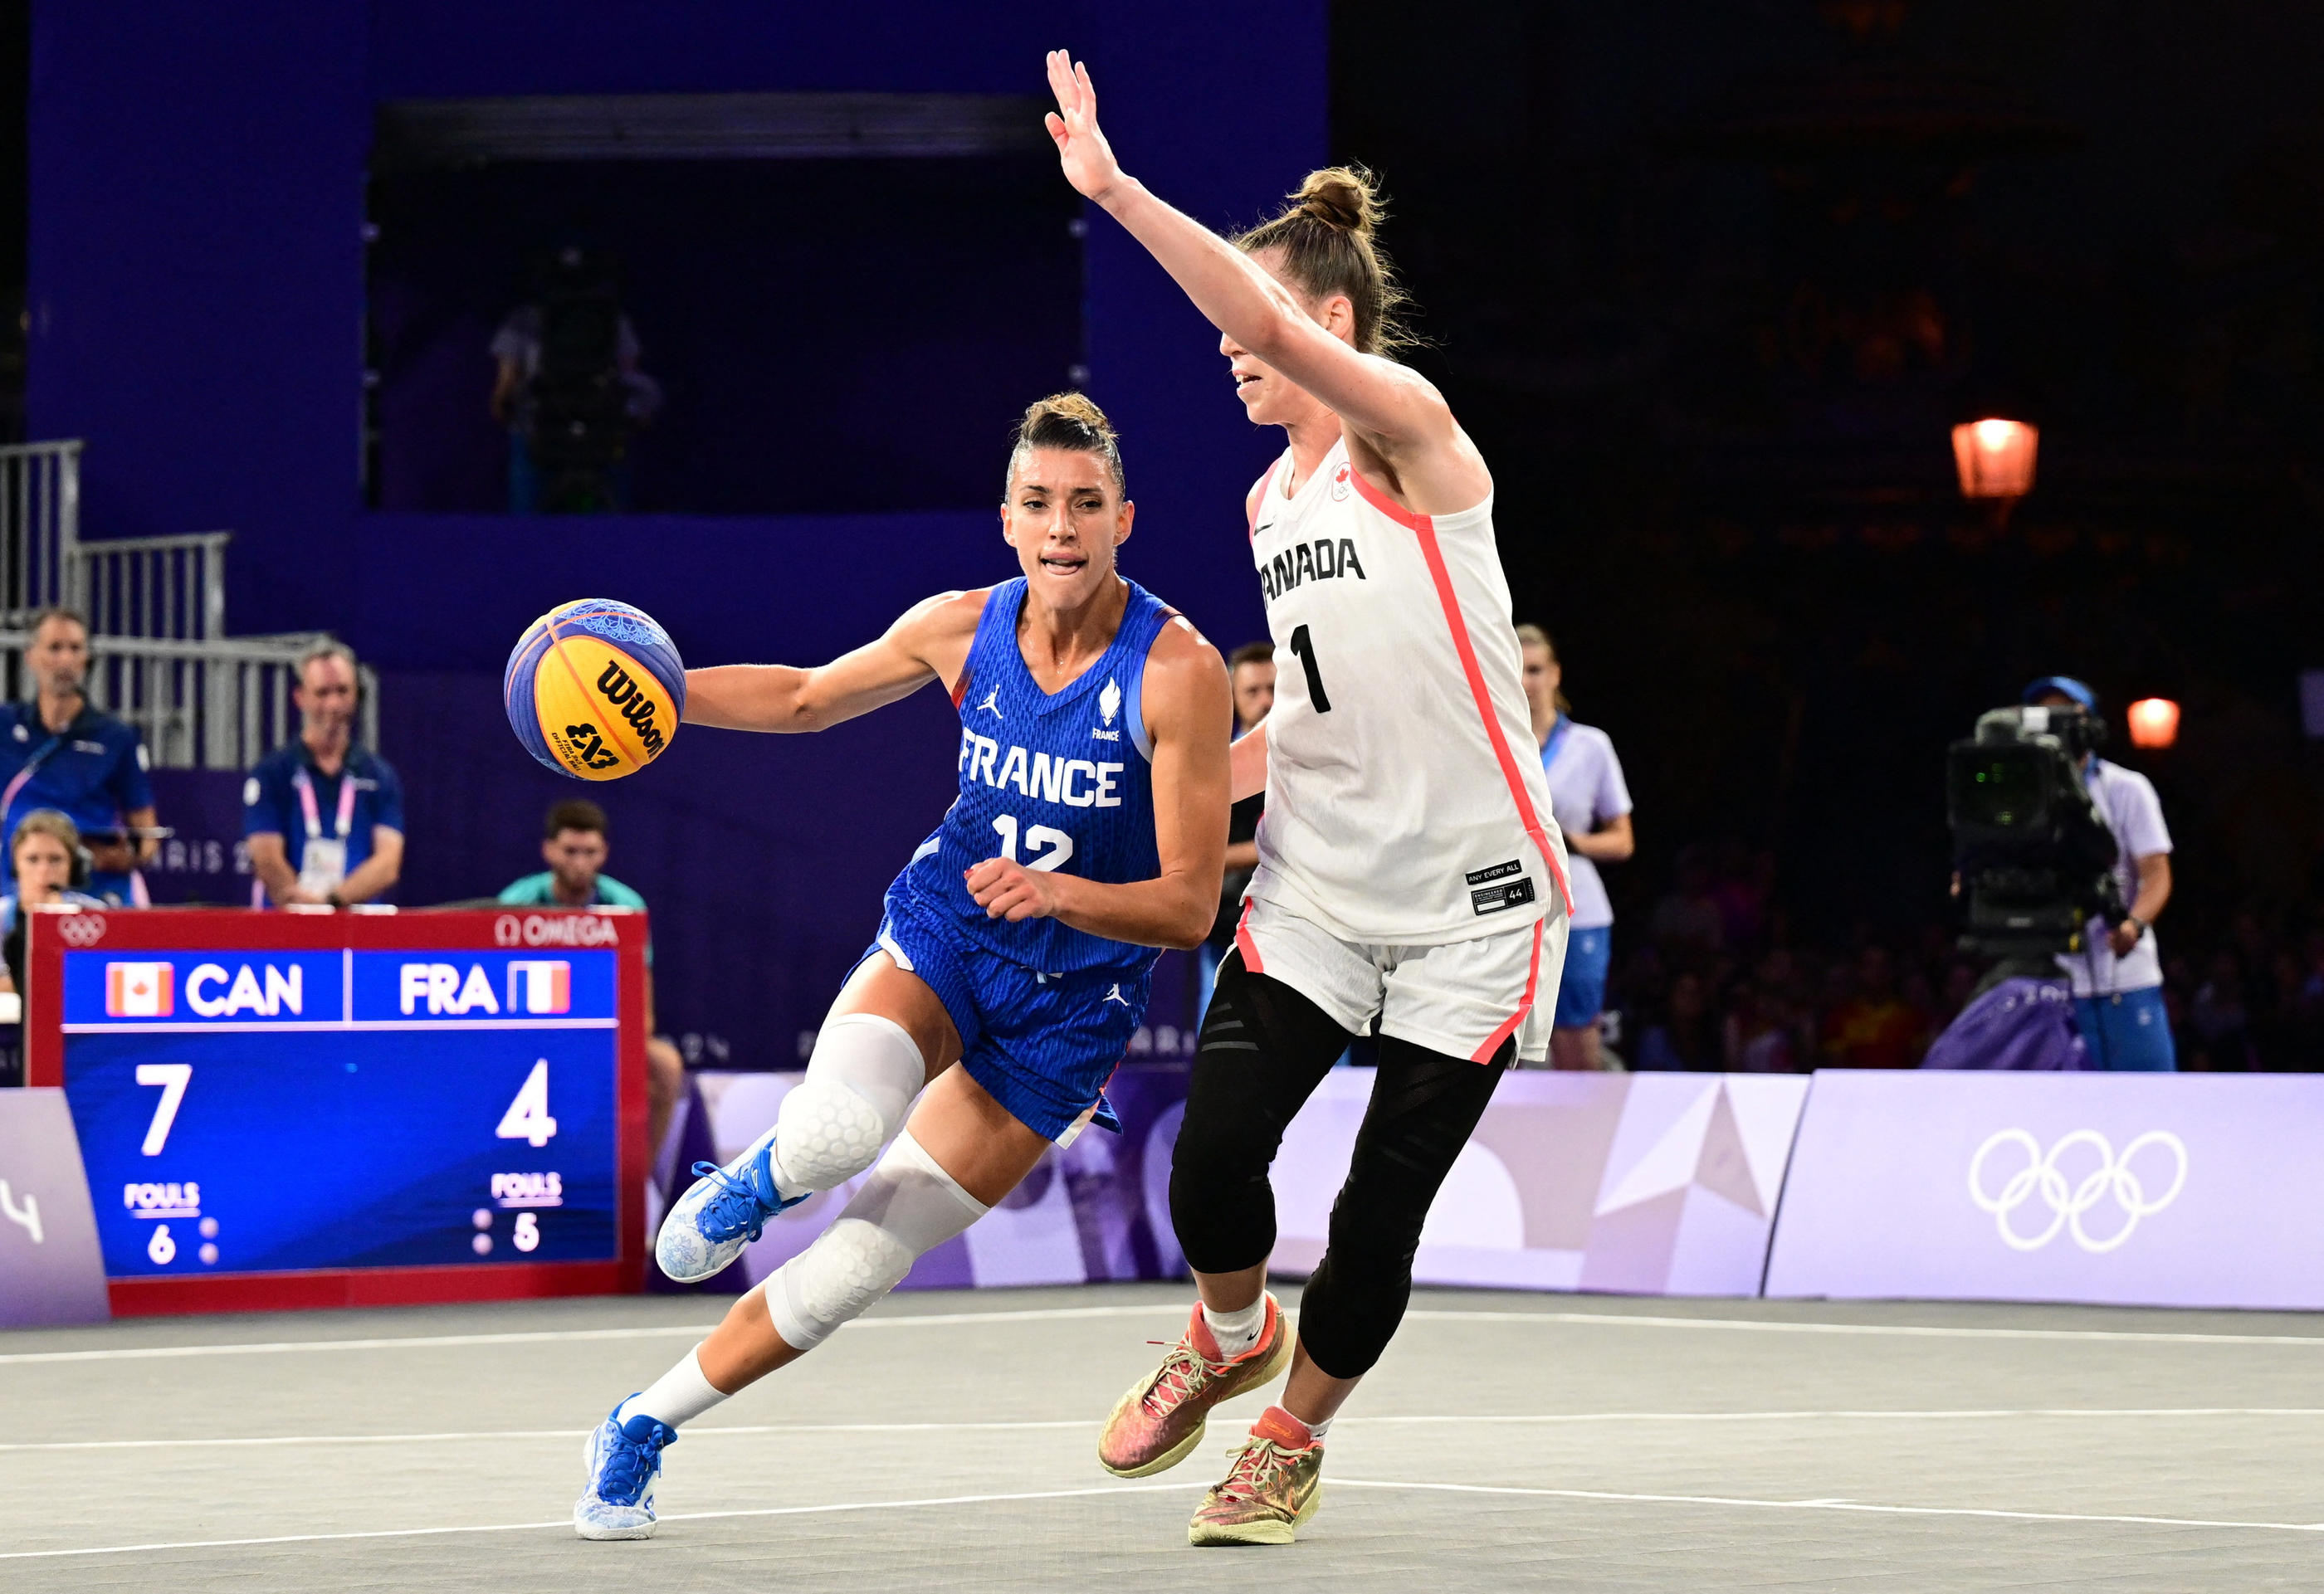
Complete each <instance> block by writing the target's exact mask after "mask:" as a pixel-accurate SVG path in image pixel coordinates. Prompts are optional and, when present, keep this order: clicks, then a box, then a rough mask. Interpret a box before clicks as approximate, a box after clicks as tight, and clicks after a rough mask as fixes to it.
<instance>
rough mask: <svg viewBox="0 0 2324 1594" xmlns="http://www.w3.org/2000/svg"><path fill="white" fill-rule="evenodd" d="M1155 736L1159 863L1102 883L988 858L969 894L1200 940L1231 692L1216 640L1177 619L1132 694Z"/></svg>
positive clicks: (1003, 915)
mask: <svg viewBox="0 0 2324 1594" xmlns="http://www.w3.org/2000/svg"><path fill="white" fill-rule="evenodd" d="M1140 696H1141V697H1142V698H1143V700H1144V701H1143V706H1144V710H1145V714H1146V729H1147V733H1148V737H1149V738H1150V740H1151V741H1152V742H1153V745H1154V845H1155V851H1156V852H1157V853H1158V854H1159V855H1160V858H1161V863H1162V871H1161V873H1159V874H1157V876H1155V878H1154V879H1152V880H1130V881H1129V882H1127V883H1124V884H1120V885H1113V884H1107V883H1105V882H1102V881H1099V880H1084V879H1082V878H1081V877H1080V876H1079V875H1074V874H1067V873H1065V872H1064V871H1061V870H1060V871H1048V870H1038V869H1028V868H1026V867H1025V866H1024V865H1023V864H1021V863H1013V862H1011V861H1009V860H1008V859H1006V858H988V859H986V860H985V861H983V862H982V863H980V864H978V865H977V866H976V867H975V868H974V869H972V870H970V871H968V894H969V895H970V896H971V897H973V898H975V899H976V904H977V906H978V907H980V908H983V909H984V911H985V912H986V913H987V914H988V915H990V916H991V917H993V918H1000V919H1007V920H1009V921H1010V923H1012V924H1013V923H1015V922H1017V921H1018V920H1019V919H1028V918H1057V919H1063V920H1064V921H1065V923H1067V924H1069V925H1071V926H1073V927H1074V929H1076V930H1086V931H1088V932H1089V933H1090V934H1091V935H1103V936H1105V937H1106V938H1107V939H1108V940H1111V941H1128V942H1130V943H1133V944H1137V945H1139V946H1176V947H1179V948H1182V949H1185V948H1191V947H1195V946H1200V945H1201V944H1203V937H1204V936H1205V935H1209V934H1210V933H1211V925H1212V923H1213V921H1214V920H1215V919H1216V918H1217V917H1218V912H1219V881H1220V879H1221V877H1222V875H1223V874H1224V873H1225V870H1226V851H1227V726H1228V725H1229V724H1231V723H1233V717H1234V710H1233V698H1232V696H1231V694H1230V693H1229V691H1228V690H1227V671H1226V666H1225V665H1223V664H1222V663H1221V662H1220V661H1219V654H1218V650H1217V649H1215V648H1213V647H1212V646H1211V645H1210V643H1208V642H1206V641H1204V640H1203V639H1202V637H1201V636H1200V635H1199V634H1198V633H1197V632H1196V631H1194V627H1193V626H1191V625H1189V624H1187V623H1186V622H1185V621H1184V620H1173V621H1172V622H1169V623H1168V624H1167V625H1165V626H1164V627H1163V628H1162V634H1161V635H1160V636H1158V637H1157V638H1156V639H1155V640H1154V649H1153V651H1152V652H1150V653H1148V655H1147V659H1146V684H1145V687H1144V689H1143V691H1142V692H1141V694H1140Z"/></svg>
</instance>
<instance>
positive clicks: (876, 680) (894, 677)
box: [686, 589, 989, 731]
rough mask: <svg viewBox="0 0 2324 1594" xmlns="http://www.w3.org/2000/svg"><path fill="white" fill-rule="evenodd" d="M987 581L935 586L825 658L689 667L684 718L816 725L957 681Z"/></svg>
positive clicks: (752, 725)
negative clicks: (810, 663) (868, 635)
mask: <svg viewBox="0 0 2324 1594" xmlns="http://www.w3.org/2000/svg"><path fill="white" fill-rule="evenodd" d="M988 590H989V589H980V590H978V591H976V592H968V593H957V592H948V593H939V594H936V596H935V597H932V598H928V599H927V600H925V601H924V602H921V603H918V604H914V605H913V606H912V607H911V608H909V609H908V610H906V611H905V612H904V613H903V616H902V617H901V618H900V619H899V620H898V621H897V622H896V623H895V624H893V625H891V626H890V627H889V628H888V631H887V634H886V635H884V636H882V637H881V639H880V640H878V641H876V642H871V643H867V644H866V645H864V646H863V647H861V648H858V649H856V650H854V651H853V652H852V653H844V654H842V655H840V656H839V657H838V658H837V659H833V660H832V661H831V662H830V663H829V664H825V665H820V666H817V667H816V668H813V669H797V668H792V667H791V666H789V665H788V664H722V665H717V666H715V667H713V668H709V669H689V670H687V672H686V723H687V724H689V725H718V726H723V727H724V728H725V729H727V730H730V731H821V730H824V729H825V728H826V727H829V726H832V725H835V724H837V723H840V722H841V721H842V720H852V719H853V718H855V717H856V716H857V715H859V714H870V713H871V711H872V710H873V709H875V708H880V707H883V706H885V705H888V704H890V703H893V702H895V701H896V700H897V699H898V698H899V697H908V696H911V695H912V694H913V693H915V692H917V691H918V690H919V689H920V688H921V687H922V686H926V685H927V683H928V682H930V681H932V680H944V681H956V680H958V679H959V678H960V672H961V671H962V670H963V669H965V668H967V667H968V650H969V644H970V643H972V642H973V641H974V640H976V622H977V620H978V619H979V618H980V617H981V616H982V614H983V613H984V599H985V596H986V592H987V591H988Z"/></svg>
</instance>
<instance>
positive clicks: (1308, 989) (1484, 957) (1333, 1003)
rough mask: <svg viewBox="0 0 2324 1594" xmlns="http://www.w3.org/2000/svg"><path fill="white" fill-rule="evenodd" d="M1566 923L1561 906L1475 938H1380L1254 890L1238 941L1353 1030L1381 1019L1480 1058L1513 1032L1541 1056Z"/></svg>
mask: <svg viewBox="0 0 2324 1594" xmlns="http://www.w3.org/2000/svg"><path fill="white" fill-rule="evenodd" d="M1565 930H1566V919H1565V916H1564V915H1563V914H1562V913H1560V914H1556V915H1554V916H1552V917H1548V918H1544V919H1540V920H1537V921H1535V923H1533V924H1530V925H1527V926H1525V927H1524V928H1523V929H1518V930H1504V931H1502V932H1501V933H1500V934H1499V935H1485V936H1480V938H1478V939H1477V940H1474V941H1454V942H1451V943H1448V944H1445V945H1442V946H1374V945H1368V944H1363V943H1360V942H1354V941H1342V940H1341V939H1340V938H1339V937H1338V936H1336V935H1333V934H1332V933H1331V932H1330V931H1328V930H1326V929H1324V928H1323V927H1322V926H1319V925H1317V924H1315V923H1314V922H1313V921H1312V920H1309V919H1305V918H1302V917H1300V916H1299V915H1297V914H1296V913H1293V912H1291V911H1290V910H1289V909H1287V908H1279V907H1277V906H1276V905H1275V904H1274V903H1271V902H1261V901H1259V900H1257V899H1255V898H1253V899H1249V900H1246V901H1245V902H1244V903H1243V906H1242V919H1241V922H1240V923H1239V924H1237V925H1236V926H1235V945H1236V947H1237V948H1238V949H1239V950H1240V952H1241V953H1242V962H1243V967H1245V968H1247V969H1249V970H1250V972H1252V973H1254V974H1268V975H1271V976H1273V977H1274V978H1275V979H1277V980H1280V981H1283V982H1284V983H1285V984H1286V985H1288V986H1290V987H1291V988H1292V989H1293V990H1296V991H1297V992H1299V994H1300V995H1302V996H1304V997H1305V998H1306V999H1307V1000H1310V1001H1312V1002H1314V1004H1315V1005H1316V1006H1317V1007H1319V1008H1321V1009H1323V1011H1325V1012H1326V1013H1328V1014H1330V1015H1331V1016H1332V1017H1333V1018H1334V1019H1336V1020H1338V1022H1339V1023H1340V1024H1341V1025H1342V1027H1345V1028H1346V1029H1347V1030H1348V1031H1349V1032H1350V1033H1351V1034H1354V1035H1362V1034H1366V1033H1369V1030H1370V1029H1371V1026H1372V1020H1373V1019H1375V1018H1377V1019H1379V1033H1380V1034H1382V1035H1384V1036H1393V1037H1396V1038H1397V1039H1398V1040H1402V1041H1409V1042H1411V1043H1412V1044H1413V1045H1414V1046H1425V1047H1427V1048H1428V1050H1430V1051H1432V1052H1443V1053H1446V1054H1448V1055H1452V1056H1455V1057H1469V1058H1472V1059H1474V1060H1475V1061H1477V1062H1479V1063H1485V1062H1489V1061H1490V1060H1491V1058H1492V1055H1493V1054H1494V1053H1495V1052H1497V1051H1499V1049H1500V1047H1501V1043H1502V1042H1504V1041H1506V1040H1508V1038H1509V1037H1511V1036H1513V1035H1514V1036H1515V1037H1517V1056H1518V1058H1519V1059H1520V1060H1521V1061H1524V1062H1527V1063H1538V1062H1541V1061H1542V1060H1543V1059H1545V1058H1546V1057H1547V1056H1548V1055H1549V1029H1550V1020H1551V1018H1552V1017H1553V1016H1554V1014H1555V1013H1556V1011H1557V981H1558V975H1559V974H1560V973H1561V972H1563V969H1564V967H1565Z"/></svg>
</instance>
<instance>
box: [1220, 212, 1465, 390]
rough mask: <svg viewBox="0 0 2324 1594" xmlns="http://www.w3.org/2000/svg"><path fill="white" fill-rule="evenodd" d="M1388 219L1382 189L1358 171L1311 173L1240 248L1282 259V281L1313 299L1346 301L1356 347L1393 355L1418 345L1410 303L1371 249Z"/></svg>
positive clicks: (1380, 256) (1246, 236) (1240, 240)
mask: <svg viewBox="0 0 2324 1594" xmlns="http://www.w3.org/2000/svg"><path fill="white" fill-rule="evenodd" d="M1387 214H1388V207H1387V202H1386V201H1385V200H1384V199H1382V198H1381V197H1380V192H1379V183H1378V181H1377V180H1375V179H1374V178H1373V176H1372V174H1371V173H1370V172H1369V171H1367V170H1364V169H1363V168H1362V167H1360V166H1327V167H1325V168H1324V169H1323V170H1321V171H1311V172H1309V173H1308V174H1307V180H1306V181H1305V182H1303V183H1301V184H1300V185H1299V191H1298V192H1297V193H1296V194H1293V195H1291V196H1290V203H1288V204H1287V205H1286V206H1285V207H1283V208H1282V209H1281V210H1280V211H1278V212H1277V214H1276V215H1275V217H1273V218H1272V219H1270V220H1268V221H1264V222H1261V223H1260V224H1259V226H1255V227H1253V228H1251V229H1250V231H1249V232H1247V233H1245V234H1243V235H1241V236H1240V237H1239V238H1237V239H1236V240H1235V245H1236V247H1238V248H1240V249H1241V250H1243V251H1244V252H1246V253H1251V254H1256V253H1259V252H1260V251H1262V250H1277V251H1280V252H1281V253H1282V256H1283V274H1284V275H1285V276H1286V277H1288V278H1290V279H1291V281H1294V282H1296V283H1297V284H1298V285H1299V286H1300V287H1301V288H1302V289H1303V290H1305V291H1306V293H1307V295H1308V297H1310V298H1311V299H1328V298H1330V297H1331V296H1332V295H1333V294H1334V293H1343V294H1345V295H1347V298H1348V303H1349V304H1350V305H1351V307H1353V309H1354V310H1355V317H1356V337H1355V344H1356V347H1357V348H1359V349H1360V350H1362V351H1363V352H1364V353H1365V354H1368V355H1394V354H1395V353H1396V352H1397V350H1399V349H1404V348H1409V347H1411V346H1413V345H1415V344H1416V343H1418V342H1419V341H1420V340H1419V339H1418V338H1416V337H1415V336H1413V335H1412V333H1411V331H1410V330H1409V329H1408V328H1407V327H1406V326H1405V324H1404V310H1405V308H1406V305H1408V304H1409V303H1410V302H1411V301H1410V300H1409V299H1407V298H1406V294H1405V291H1404V288H1403V286H1402V285H1401V284H1400V283H1398V282H1397V280H1396V269H1395V267H1394V266H1392V265H1391V264H1390V263H1388V256H1387V255H1386V254H1384V253H1381V252H1380V249H1379V245H1378V244H1375V243H1373V242H1372V235H1373V233H1374V232H1375V231H1377V230H1378V228H1379V223H1380V221H1381V220H1382V218H1384V217H1386V216H1387Z"/></svg>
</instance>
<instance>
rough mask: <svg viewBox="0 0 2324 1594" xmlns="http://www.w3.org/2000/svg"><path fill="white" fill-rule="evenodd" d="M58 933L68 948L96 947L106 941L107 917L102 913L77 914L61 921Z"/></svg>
mask: <svg viewBox="0 0 2324 1594" xmlns="http://www.w3.org/2000/svg"><path fill="white" fill-rule="evenodd" d="M57 933H58V934H59V935H62V936H63V937H64V938H65V944H66V945H68V946H94V945H96V944H97V943H98V942H100V941H102V940H104V939H105V916H104V915H103V914H101V913H76V914H74V915H72V916H71V917H69V918H66V919H63V920H60V922H59V923H58V925H57Z"/></svg>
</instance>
